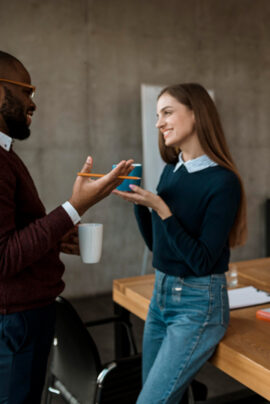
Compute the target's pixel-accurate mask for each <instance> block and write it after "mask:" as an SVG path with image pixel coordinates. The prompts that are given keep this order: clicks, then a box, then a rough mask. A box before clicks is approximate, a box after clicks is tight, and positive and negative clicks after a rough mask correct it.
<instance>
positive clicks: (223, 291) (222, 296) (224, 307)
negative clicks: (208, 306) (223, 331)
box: [220, 285, 230, 328]
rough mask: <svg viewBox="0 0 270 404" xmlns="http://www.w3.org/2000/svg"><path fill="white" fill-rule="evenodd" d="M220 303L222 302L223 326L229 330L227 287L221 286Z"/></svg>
mask: <svg viewBox="0 0 270 404" xmlns="http://www.w3.org/2000/svg"><path fill="white" fill-rule="evenodd" d="M220 301H221V324H222V325H223V326H224V327H226V328H227V327H228V325H229V321H230V309H229V299H228V292H227V286H226V285H221V288H220Z"/></svg>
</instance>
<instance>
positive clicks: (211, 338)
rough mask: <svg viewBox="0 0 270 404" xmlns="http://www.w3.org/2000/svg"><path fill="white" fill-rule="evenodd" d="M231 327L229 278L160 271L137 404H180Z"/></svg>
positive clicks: (151, 307) (147, 325) (146, 333)
mask: <svg viewBox="0 0 270 404" xmlns="http://www.w3.org/2000/svg"><path fill="white" fill-rule="evenodd" d="M228 323H229V304H228V295H227V286H226V278H225V275H223V274H221V275H209V276H203V277H195V276H188V277H185V278H180V277H175V276H169V275H166V274H164V273H163V272H160V271H156V279H155V287H154V293H153V296H152V299H151V303H150V307H149V312H148V316H147V320H146V323H145V328H144V339H143V389H142V391H141V393H140V395H139V397H138V400H137V404H165V403H166V404H176V403H178V402H179V401H180V399H181V397H182V396H183V394H184V392H185V390H186V388H187V386H188V385H189V383H190V382H191V380H192V379H193V378H194V376H195V374H196V373H197V372H198V370H199V369H200V368H201V366H202V365H203V364H204V363H205V362H206V361H207V359H209V357H210V356H211V355H212V354H213V352H214V350H215V347H216V345H217V344H218V343H219V341H220V340H221V339H222V337H223V336H224V334H225V332H226V329H227V327H228Z"/></svg>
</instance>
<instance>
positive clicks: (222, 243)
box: [135, 164, 241, 277]
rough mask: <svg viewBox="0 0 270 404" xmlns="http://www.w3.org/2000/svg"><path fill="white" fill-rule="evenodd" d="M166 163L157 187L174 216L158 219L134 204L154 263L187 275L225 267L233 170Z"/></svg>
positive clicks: (234, 195) (235, 187) (236, 196)
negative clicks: (194, 168) (190, 170)
mask: <svg viewBox="0 0 270 404" xmlns="http://www.w3.org/2000/svg"><path fill="white" fill-rule="evenodd" d="M174 167H175V165H173V164H168V165H166V166H165V168H164V171H163V173H162V175H161V178H160V182H159V185H158V187H157V193H158V195H159V196H160V197H161V198H162V199H163V200H164V201H165V202H166V204H167V205H168V206H169V208H170V210H171V212H172V216H170V217H169V218H167V219H165V220H162V219H161V218H160V217H159V216H158V214H157V213H156V212H155V211H154V210H153V211H152V213H150V211H149V209H148V208H147V207H145V206H141V205H135V215H136V219H137V221H138V225H139V228H140V231H141V233H142V236H143V237H144V240H145V242H146V244H147V246H148V248H149V249H150V250H151V251H153V267H154V268H156V269H159V270H160V271H162V272H165V273H167V274H169V275H175V276H180V277H185V276H189V275H193V276H204V275H209V274H218V273H224V272H225V271H227V269H228V262H229V257H230V250H229V243H228V238H229V233H230V230H231V228H232V225H233V223H234V220H235V217H236V213H237V210H238V207H239V202H240V197H241V188H240V183H239V180H238V178H237V177H236V175H235V174H234V173H233V172H231V171H229V170H226V169H225V168H223V167H220V166H215V167H208V168H205V169H203V170H200V171H197V172H193V173H189V172H188V171H187V169H186V168H185V166H184V165H183V166H181V167H180V168H179V169H178V170H177V171H176V172H173V170H174Z"/></svg>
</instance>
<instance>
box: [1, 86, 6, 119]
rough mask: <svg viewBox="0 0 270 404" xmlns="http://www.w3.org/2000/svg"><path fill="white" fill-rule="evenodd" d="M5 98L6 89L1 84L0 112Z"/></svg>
mask: <svg viewBox="0 0 270 404" xmlns="http://www.w3.org/2000/svg"><path fill="white" fill-rule="evenodd" d="M4 99H5V90H4V87H3V86H1V84H0V112H1V109H2V105H3V103H4Z"/></svg>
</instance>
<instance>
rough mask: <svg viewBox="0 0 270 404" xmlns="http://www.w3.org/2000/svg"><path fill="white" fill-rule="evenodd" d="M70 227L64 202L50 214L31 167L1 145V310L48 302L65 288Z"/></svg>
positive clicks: (29, 306)
mask: <svg viewBox="0 0 270 404" xmlns="http://www.w3.org/2000/svg"><path fill="white" fill-rule="evenodd" d="M72 227H73V222H72V220H71V219H70V217H69V215H68V214H67V213H66V211H65V210H64V209H63V208H62V206H59V207H57V208H56V209H54V210H53V211H52V212H51V213H49V214H47V215H46V212H45V208H44V206H43V204H42V202H41V201H40V199H39V196H38V193H37V190H36V187H35V185H34V182H33V180H32V178H31V176H30V174H29V172H28V170H27V168H26V167H25V165H24V164H23V162H22V161H21V159H20V158H19V157H18V156H17V155H16V153H14V152H13V151H12V149H11V150H10V151H6V150H4V149H3V148H2V147H1V146H0V313H2V314H7V313H12V312H16V311H22V310H27V309H32V308H37V307H42V306H45V305H47V304H49V303H51V302H53V301H54V299H55V297H56V296H57V295H59V293H61V292H62V290H63V289H64V282H63V281H62V279H61V277H62V275H63V272H64V265H63V263H62V262H61V261H60V259H59V251H60V250H59V241H60V239H61V238H62V236H63V235H64V234H65V233H66V232H67V231H68V230H70V229H71V228H72Z"/></svg>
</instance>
